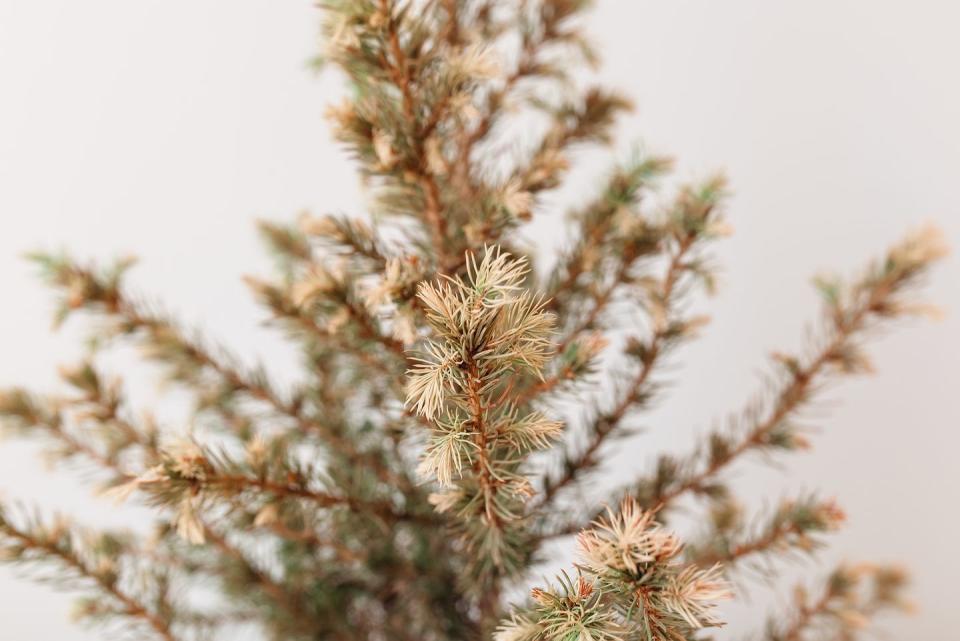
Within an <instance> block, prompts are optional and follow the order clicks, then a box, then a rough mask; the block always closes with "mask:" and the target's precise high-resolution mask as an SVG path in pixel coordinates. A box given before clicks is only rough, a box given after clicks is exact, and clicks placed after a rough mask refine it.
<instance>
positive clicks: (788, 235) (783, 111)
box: [0, 0, 960, 641]
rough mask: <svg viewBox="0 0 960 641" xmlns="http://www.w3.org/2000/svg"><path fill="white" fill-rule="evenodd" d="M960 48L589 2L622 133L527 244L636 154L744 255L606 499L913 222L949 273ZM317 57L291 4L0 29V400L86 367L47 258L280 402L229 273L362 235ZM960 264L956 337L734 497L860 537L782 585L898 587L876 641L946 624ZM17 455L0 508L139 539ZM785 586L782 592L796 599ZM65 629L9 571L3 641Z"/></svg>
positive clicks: (735, 613)
mask: <svg viewBox="0 0 960 641" xmlns="http://www.w3.org/2000/svg"><path fill="white" fill-rule="evenodd" d="M958 23H960V4H957V3H952V2H944V1H942V0H914V1H912V2H897V1H893V0H874V1H872V2H867V1H865V0H859V1H858V0H830V1H827V0H815V1H811V2H804V3H785V2H777V3H773V2H766V1H765V0H728V1H726V2H715V1H712V0H670V1H666V0H661V1H657V2H654V1H647V0H638V1H631V2H626V1H625V0H621V1H617V2H615V1H614V0H601V1H600V2H598V7H597V10H596V11H595V13H594V15H593V17H592V20H591V24H590V29H591V31H592V33H593V35H594V38H595V40H596V41H597V43H598V44H599V45H600V50H601V52H602V54H603V58H604V66H603V68H602V70H601V71H600V72H599V76H600V79H601V80H603V81H606V82H608V83H609V84H612V85H614V86H617V87H619V88H622V89H623V90H624V91H625V92H627V93H628V94H629V95H631V96H632V97H633V98H634V99H635V100H636V103H637V105H638V107H639V109H638V113H637V114H636V115H635V116H633V117H631V118H629V119H628V120H626V121H625V122H624V123H623V126H622V128H621V130H620V131H621V132H622V135H621V137H620V139H619V140H618V143H617V147H618V151H619V152H621V153H620V154H619V155H615V156H613V157H611V156H610V155H608V154H607V153H592V152H591V153H585V154H583V155H582V156H581V157H580V162H579V166H578V171H577V173H576V174H575V177H574V180H573V182H572V184H571V186H570V187H569V188H567V189H565V190H564V191H563V192H560V193H557V194H554V195H552V196H551V197H550V198H549V199H548V201H547V202H546V203H545V205H544V206H543V207H542V208H541V209H540V211H539V214H538V218H537V221H536V223H535V226H534V231H533V232H531V233H530V234H529V236H530V238H531V240H532V239H533V238H536V240H537V241H538V242H539V243H541V247H542V248H543V259H544V262H545V263H548V262H549V260H550V253H551V249H552V248H555V247H557V246H558V245H559V244H560V243H561V241H562V238H563V236H562V230H561V227H560V226H559V225H557V224H556V223H557V221H558V220H560V219H561V218H562V215H563V213H564V211H565V209H566V208H567V206H568V204H570V203H572V202H576V200H577V199H578V198H581V199H582V198H584V197H586V196H588V195H589V189H590V188H591V186H592V185H593V184H595V182H596V181H595V178H596V177H597V176H599V175H601V174H602V173H604V172H605V171H606V169H607V168H608V167H609V166H610V163H611V162H612V160H614V159H616V158H622V157H623V154H624V153H625V152H627V151H629V150H630V149H631V148H632V147H634V146H635V145H637V144H642V145H643V146H644V147H645V148H648V149H650V150H652V151H656V152H662V153H667V154H670V155H674V156H675V157H676V158H677V159H678V161H679V167H680V175H681V177H687V178H696V177H702V176H705V175H707V174H709V173H712V172H713V171H715V170H718V169H723V170H725V171H726V173H727V174H728V176H729V177H730V180H731V185H732V188H733V192H734V197H733V199H732V201H731V204H730V207H729V218H730V221H731V222H732V224H733V226H734V227H735V230H736V233H735V235H734V236H733V237H732V238H731V239H729V240H727V241H725V242H723V243H721V244H720V245H719V247H718V250H717V253H718V257H719V260H720V262H721V264H722V265H723V267H724V275H723V280H722V285H721V289H720V291H719V293H718V295H717V296H716V297H715V298H714V299H713V300H711V301H709V302H708V307H709V310H710V313H711V314H712V316H713V323H712V325H711V326H710V327H709V328H708V331H707V332H706V333H705V336H704V338H703V339H701V340H700V341H698V342H696V343H695V344H694V345H693V346H692V347H688V348H686V349H685V350H683V351H682V353H681V354H680V355H679V357H678V359H677V361H676V363H677V366H676V367H675V369H674V371H673V377H674V379H675V380H676V381H677V385H675V386H674V388H673V389H672V390H671V391H670V392H669V393H668V394H667V395H666V396H665V397H664V400H663V402H662V403H661V404H660V407H659V409H658V410H657V411H655V412H654V413H652V414H649V415H647V416H646V418H645V421H644V425H645V426H646V427H648V428H649V429H648V431H647V433H646V434H645V435H643V436H641V437H639V438H637V439H635V440H633V441H630V442H629V443H628V444H626V445H624V446H622V447H619V448H617V449H618V450H619V451H618V453H617V455H616V456H615V457H613V458H612V459H611V462H610V465H609V470H611V472H612V477H613V478H619V479H624V478H628V477H631V476H634V475H635V474H636V470H637V469H638V468H644V466H646V465H648V464H649V463H651V462H652V460H653V457H654V454H655V453H656V451H658V450H659V449H661V448H667V449H676V450H683V449H685V446H686V445H688V444H689V442H690V439H691V436H692V435H693V434H694V433H696V432H697V431H698V430H703V429H706V428H707V427H709V426H710V425H711V423H712V422H713V421H714V420H716V419H717V418H720V417H722V416H723V415H724V414H725V413H727V412H728V411H731V410H734V409H736V408H738V407H739V406H741V405H742V404H743V403H744V401H745V400H746V399H747V398H748V397H749V396H750V394H751V393H752V391H753V390H755V389H756V388H757V387H758V384H759V376H758V372H759V371H760V370H761V367H762V366H763V365H764V364H765V362H766V357H767V355H768V354H769V352H770V351H772V350H775V349H787V350H789V349H795V348H797V347H798V346H799V345H800V344H801V341H802V337H803V332H804V327H805V324H806V323H807V321H808V320H811V319H813V318H815V315H816V312H817V307H816V305H817V301H816V295H815V294H814V292H813V289H812V287H810V286H809V282H810V277H811V276H812V275H813V274H815V273H817V272H819V271H823V270H830V271H834V270H835V271H839V272H841V273H845V272H849V271H850V270H851V269H856V268H857V267H858V266H859V265H861V264H863V263H864V262H865V260H867V259H868V258H869V257H871V256H873V255H876V254H878V253H879V252H880V251H882V250H883V249H884V248H885V247H886V246H887V245H888V244H889V243H891V242H893V241H895V240H896V239H897V238H898V237H899V236H900V235H901V234H902V233H904V232H905V231H907V230H908V229H910V228H911V227H916V226H918V225H920V224H922V223H923V222H925V221H935V222H937V223H939V224H940V225H941V226H942V227H943V228H944V230H945V232H946V234H947V237H948V241H949V242H950V244H951V245H952V246H953V247H954V249H955V252H956V250H957V248H958V247H960V190H958V187H957V185H958V183H957V181H958V173H960V118H958V114H960V83H958V82H957V64H958V61H960V39H958V38H957V37H956V33H955V30H956V25H957V24H958ZM317 32H318V16H317V10H316V9H314V8H313V7H312V3H311V2H308V1H307V0H286V1H284V2H276V1H273V2H267V1H265V0H234V1H233V2H229V3H226V2H214V1H212V0H193V1H192V2H169V1H163V2H161V1H159V0H90V1H88V2H83V3H78V2H73V1H71V0H4V1H3V2H2V3H0V385H2V386H8V385H13V384H18V385H20V384H22V385H27V386H31V387H33V388H36V389H50V388H51V386H53V385H54V383H55V379H56V376H55V369H56V367H57V366H58V365H60V364H66V363H70V362H72V361H73V360H74V359H76V358H77V357H79V356H80V355H81V353H82V345H81V342H80V341H81V338H82V332H81V331H80V328H78V327H75V326H73V325H68V326H67V327H66V328H65V329H64V330H61V331H59V332H57V333H56V334H54V333H51V331H50V318H51V310H52V299H51V297H50V296H49V294H48V292H47V291H45V290H44V289H43V288H42V287H41V286H40V285H39V284H38V281H37V279H36V278H35V275H34V274H33V273H32V272H33V270H32V268H31V267H30V266H29V265H28V264H27V263H26V262H25V261H24V260H22V254H23V253H24V252H26V251H28V250H31V249H37V248H44V249H58V248H69V249H70V250H72V252H74V253H75V254H76V255H78V256H82V257H90V258H93V257H96V258H101V259H108V258H111V257H114V256H117V255H125V254H135V255H136V256H138V257H139V258H140V259H141V262H140V265H139V267H137V268H136V269H135V270H134V271H133V272H132V275H131V281H130V282H131V284H132V285H133V286H134V287H135V288H136V289H137V290H138V291H141V292H145V293H148V294H149V295H150V296H151V297H154V298H156V299H158V300H162V301H164V302H165V304H166V306H167V307H168V308H169V309H170V310H172V311H174V312H177V313H179V314H180V315H181V317H182V318H183V319H184V320H185V321H186V322H188V323H191V324H197V325H201V326H202V327H204V328H205V329H206V330H207V332H208V333H209V334H210V335H212V336H216V337H217V338H218V339H220V340H221V341H222V342H224V343H226V344H227V345H230V346H232V347H233V348H235V349H236V350H238V351H240V352H241V353H243V354H245V355H246V356H249V357H250V358H251V359H253V358H260V359H262V360H264V361H266V362H267V364H268V366H269V368H270V369H271V370H272V371H273V372H275V373H276V374H277V375H278V377H279V378H280V379H281V380H284V379H287V380H289V379H291V378H293V377H294V376H295V371H294V366H295V357H294V355H293V354H292V353H291V352H290V351H289V349H287V348H286V347H285V346H284V344H283V342H282V341H280V340H279V339H278V338H277V336H275V335H274V334H273V333H271V332H270V331H269V330H266V329H264V328H262V327H261V326H260V323H261V321H262V320H263V319H264V314H263V313H262V312H261V311H260V310H259V309H258V308H256V306H255V305H254V304H253V303H252V301H251V298H250V296H248V294H247V292H246V290H245V287H244V285H243V284H242V283H241V281H240V276H241V275H242V274H244V273H257V272H260V273H262V272H264V271H265V270H266V269H267V268H268V266H269V261H268V260H267V259H266V257H265V256H264V253H263V252H262V251H261V249H260V247H259V243H258V241H257V237H256V234H255V230H254V225H253V223H254V221H255V220H256V219H257V218H272V219H278V220H289V219H291V218H292V217H293V216H295V215H296V214H297V213H298V212H300V211H302V210H304V209H308V210H311V211H313V212H315V213H325V212H359V211H362V206H363V198H362V195H361V192H360V189H359V185H358V182H357V179H356V176H355V174H354V172H353V167H352V166H351V164H350V163H349V162H347V161H346V159H345V157H344V156H343V155H342V154H341V152H340V151H339V150H338V148H337V147H336V146H335V145H334V144H333V143H332V142H331V140H330V137H329V134H328V131H327V128H326V125H325V123H324V121H323V119H322V113H323V110H324V107H325V106H326V105H327V104H329V103H332V102H334V101H336V100H337V98H338V96H339V95H340V94H341V92H342V91H343V87H342V85H341V83H340V80H339V78H338V77H336V76H335V75H334V74H328V75H321V76H319V77H318V76H316V75H315V74H313V73H312V72H310V71H308V69H307V60H308V58H309V57H310V56H312V55H313V54H314V53H315V51H316V49H317V43H318V39H317ZM958 260H960V259H958V257H957V254H956V253H955V254H954V256H953V257H952V258H950V259H949V260H948V261H947V262H946V263H945V264H944V265H943V266H942V267H941V268H940V269H938V270H937V272H936V274H935V277H934V279H933V281H932V282H931V285H930V287H929V288H928V298H929V299H930V300H932V301H934V302H936V303H938V304H939V305H941V306H942V307H943V308H944V309H945V311H946V318H945V320H943V321H940V322H935V323H931V322H926V321H920V322H917V323H914V324H911V325H910V326H908V327H904V328H901V329H898V331H897V332H896V333H891V334H889V335H885V336H883V337H880V338H879V340H877V341H876V343H875V345H874V346H873V350H872V353H873V354H874V355H875V364H876V366H877V369H878V372H879V373H878V374H876V375H875V376H872V377H869V378H864V379H858V380H856V381H855V382H852V383H848V384H845V385H844V386H843V387H842V388H838V389H836V390H834V391H833V392H831V393H830V394H829V395H828V398H827V399H826V401H825V402H824V403H821V404H820V405H819V408H820V409H821V410H822V411H820V412H818V414H817V415H816V416H815V418H816V419H817V420H816V421H815V424H816V425H817V426H818V428H819V429H820V433H819V434H818V435H817V436H816V437H815V439H814V450H813V451H812V452H809V453H806V454H800V455H798V456H794V457H791V458H789V459H785V460H784V463H783V465H781V466H779V467H778V468H771V467H769V466H767V467H764V466H762V465H759V464H754V465H751V466H744V465H741V466H740V467H738V468H737V471H736V475H737V476H736V479H737V483H738V484H739V485H740V486H741V487H743V488H744V489H745V491H746V492H747V493H748V494H749V495H750V496H751V497H752V498H754V499H756V501H757V503H758V505H759V504H762V503H764V502H765V501H766V502H768V503H769V502H772V501H775V500H776V499H778V498H780V497H781V496H783V495H784V494H786V493H787V492H788V490H789V491H790V493H796V491H797V490H819V491H820V493H821V495H824V496H835V497H836V498H837V499H838V501H839V502H840V503H841V504H842V505H843V506H844V507H845V508H846V510H847V512H848V516H849V523H848V526H847V528H846V529H845V530H843V531H842V532H841V533H839V534H838V535H836V536H835V537H833V539H832V542H833V545H832V547H831V548H830V550H828V551H826V552H825V553H824V554H822V555H821V557H820V558H821V559H822V560H823V561H824V563H823V565H820V564H819V563H817V562H814V561H805V562H803V563H801V564H799V565H795V566H793V567H792V568H791V569H790V570H789V571H788V572H787V577H786V578H788V579H789V578H793V577H799V576H808V577H810V578H814V577H816V578H819V577H820V576H821V575H822V573H823V572H825V571H826V568H827V567H828V566H829V563H830V562H831V561H835V560H837V559H850V560H867V559H869V560H884V561H902V562H903V563H904V564H905V565H907V566H908V567H909V568H910V569H911V570H912V572H913V574H914V577H915V586H914V589H913V597H914V598H915V599H916V601H917V602H918V604H919V609H918V612H917V614H916V615H915V617H913V618H912V619H909V620H903V619H898V620H891V621H889V622H888V623H887V624H886V626H885V628H886V630H887V631H888V633H889V638H911V639H929V640H931V641H932V640H938V639H944V640H946V639H951V638H955V634H956V630H957V629H958V626H960V611H958V609H957V608H956V605H955V600H956V595H955V592H956V590H955V586H956V584H957V583H956V576H957V575H958V573H960V561H958V560H957V559H958V556H957V554H956V544H957V541H958V540H960V515H958V513H957V507H956V506H957V505H958V504H960V466H958V465H957V463H956V460H957V453H958V452H960V437H958V436H957V434H958V432H957V430H958V428H960V403H958V402H957V393H958V391H960V389H958V388H960V376H958V368H960V285H958V280H960V262H958ZM121 373H122V374H123V375H124V376H128V377H129V378H130V380H132V381H136V380H138V379H137V374H136V372H133V371H129V372H128V371H126V370H124V371H122V372H121ZM148 380H149V377H144V382H143V383H142V385H148V383H147V382H146V381H148ZM827 410H829V411H827ZM33 452H34V448H32V447H30V446H27V445H24V444H21V443H18V442H14V441H5V442H2V443H0V490H2V493H3V496H4V497H5V498H6V499H8V500H25V501H33V500H36V501H38V502H42V503H43V504H44V505H45V506H52V507H55V508H56V509H59V510H61V511H64V512H70V513H73V514H76V515H77V516H78V517H79V518H80V519H81V520H86V521H89V522H93V523H109V524H131V521H133V524H134V525H136V522H137V520H138V519H140V520H145V519H146V514H145V513H144V514H140V513H138V512H136V511H135V512H133V513H132V514H133V516H130V514H127V515H120V514H117V510H116V508H115V507H114V506H112V505H110V504H107V503H104V502H102V501H98V500H95V499H93V498H92V497H91V495H90V492H89V490H87V489H85V488H83V487H82V486H81V485H80V484H79V483H77V481H76V477H75V476H73V475H71V474H70V473H69V472H68V471H64V470H58V469H51V468H50V467H47V466H44V465H43V464H42V462H40V461H38V460H37V459H36V458H34V457H33V456H32V453H33ZM787 584H788V582H786V581H784V582H783V583H781V582H780V581H777V582H775V583H774V585H777V586H781V593H782V594H784V595H788V594H789V591H788V590H787V589H785V588H786V586H787ZM757 592H758V591H756V590H754V591H753V592H752V593H751V594H748V595H747V596H748V598H749V599H750V600H749V601H748V602H747V605H746V606H740V607H739V609H736V608H734V609H732V610H731V611H730V613H729V615H728V620H729V621H730V622H731V624H730V627H729V629H728V630H727V632H726V633H725V634H724V635H723V636H724V638H732V637H742V636H744V634H745V633H746V632H748V631H750V630H753V629H755V628H756V627H757V626H758V625H759V624H760V622H761V621H762V619H763V618H764V616H765V615H766V614H767V612H768V611H769V609H770V607H772V605H771V604H772V603H775V602H776V601H777V600H778V598H780V597H769V596H768V595H766V594H761V593H757ZM759 592H766V590H761V591H759ZM69 604H70V599H69V597H68V596H66V595H63V594H56V593H52V592H50V591H48V589H47V588H45V587H38V586H36V585H34V584H31V583H27V582H24V581H22V580H20V579H17V578H16V577H15V573H14V572H13V571H11V570H10V569H8V568H0V621H2V622H3V626H4V634H3V637H4V638H5V639H12V640H14V641H20V640H35V639H61V640H64V641H68V640H69V641H83V640H87V639H95V638H99V636H98V635H97V634H96V632H95V631H94V632H88V631H82V630H79V629H76V628H74V627H73V626H72V625H71V624H70V623H69Z"/></svg>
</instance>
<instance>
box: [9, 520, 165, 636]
mask: <svg viewBox="0 0 960 641" xmlns="http://www.w3.org/2000/svg"><path fill="white" fill-rule="evenodd" d="M0 529H2V530H3V531H4V532H5V533H6V534H7V535H8V536H10V537H11V538H14V539H16V540H17V541H19V542H20V543H21V544H23V546H24V547H26V548H30V549H34V550H38V551H40V552H42V553H44V554H47V555H49V556H53V557H56V558H58V559H60V560H61V561H63V562H64V563H65V564H66V565H68V566H69V567H71V568H73V569H74V570H76V571H77V572H78V573H80V574H81V575H82V576H84V577H86V578H88V579H90V580H92V581H94V582H95V583H96V584H97V586H98V587H99V588H100V589H101V590H103V591H104V592H106V593H107V594H109V595H110V596H111V597H113V598H114V599H116V600H117V601H118V602H119V603H120V604H121V605H122V606H123V608H124V609H123V612H122V614H123V615H125V616H129V617H133V618H135V619H141V620H142V621H144V622H145V623H146V624H147V625H149V626H150V627H151V628H152V629H153V630H154V632H156V634H157V635H158V636H159V637H160V638H162V639H164V640H165V641H177V638H176V637H175V636H174V635H173V632H172V631H171V629H170V624H169V623H168V622H166V621H164V620H163V619H161V618H160V617H159V616H158V615H157V614H155V613H153V612H151V611H150V610H149V609H147V607H146V606H145V605H144V604H142V603H140V602H139V601H137V599H135V598H134V597H132V596H130V595H129V594H127V593H126V592H124V591H123V590H121V589H120V588H118V587H117V585H116V584H115V583H114V582H112V581H109V580H107V579H106V578H105V577H103V576H100V575H99V574H98V573H96V572H94V571H92V570H91V569H90V568H89V567H87V565H86V564H85V563H84V562H83V561H82V560H81V559H79V558H78V557H76V556H75V555H73V554H71V553H69V552H68V551H66V550H62V549H60V548H59V547H57V546H56V545H54V544H53V543H49V542H45V541H40V540H37V539H36V538H34V537H32V536H30V534H29V533H27V532H24V531H22V530H20V529H18V528H16V527H14V526H12V525H10V523H8V522H3V523H2V524H0Z"/></svg>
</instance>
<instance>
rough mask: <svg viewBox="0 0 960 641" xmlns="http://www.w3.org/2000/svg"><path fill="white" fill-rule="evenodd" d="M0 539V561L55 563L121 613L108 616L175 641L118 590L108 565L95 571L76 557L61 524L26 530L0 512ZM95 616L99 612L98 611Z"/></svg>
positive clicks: (163, 622)
mask: <svg viewBox="0 0 960 641" xmlns="http://www.w3.org/2000/svg"><path fill="white" fill-rule="evenodd" d="M0 537H2V538H3V539H6V541H4V543H5V546H4V547H3V548H2V549H0V551H2V552H3V560H4V561H6V562H19V563H28V562H35V561H39V560H44V559H50V560H53V561H56V562H58V563H60V564H62V566H63V567H65V568H66V569H68V570H69V571H71V572H73V573H75V574H76V575H78V576H79V577H80V578H82V579H85V580H87V581H88V582H89V583H90V584H92V585H94V586H95V587H96V589H97V590H98V591H100V592H102V593H103V594H104V595H105V596H107V597H108V598H111V599H112V600H113V601H115V602H116V603H117V604H118V605H119V606H120V608H121V609H120V610H119V611H111V612H110V614H111V615H114V616H121V617H126V618H129V619H131V620H133V621H138V622H141V623H143V624H145V625H147V626H148V627H149V628H151V629H152V630H153V631H154V633H155V634H156V635H157V636H158V637H159V638H161V639H164V640H165V641H176V639H177V637H175V636H174V634H173V631H172V629H171V622H170V621H169V620H167V619H165V618H163V617H161V616H160V615H159V614H157V613H156V612H154V611H152V610H150V609H149V608H148V607H147V606H146V605H145V604H144V603H143V602H141V601H140V600H138V599H137V598H136V597H135V596H133V595H132V594H131V593H129V592H127V591H125V590H124V589H122V588H121V587H120V585H119V578H118V576H117V575H116V573H115V572H116V571H115V568H114V566H113V564H112V563H110V562H105V563H101V565H100V566H99V567H93V566H91V565H90V564H89V563H88V562H87V561H85V560H84V559H83V558H82V557H81V556H80V553H79V552H78V550H77V549H76V545H77V542H76V541H75V540H74V539H75V535H74V533H72V532H71V531H70V530H69V528H68V527H67V525H66V524H65V523H62V522H61V523H58V524H55V525H53V526H51V527H49V528H41V527H40V526H37V527H34V528H32V529H26V528H21V527H18V526H17V525H15V524H13V523H12V522H11V521H10V520H9V518H7V517H6V515H4V514H3V513H2V512H0ZM99 612H101V613H102V612H103V610H102V608H101V609H100V610H99Z"/></svg>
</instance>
